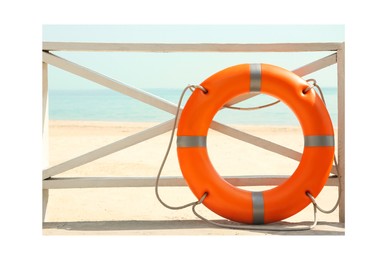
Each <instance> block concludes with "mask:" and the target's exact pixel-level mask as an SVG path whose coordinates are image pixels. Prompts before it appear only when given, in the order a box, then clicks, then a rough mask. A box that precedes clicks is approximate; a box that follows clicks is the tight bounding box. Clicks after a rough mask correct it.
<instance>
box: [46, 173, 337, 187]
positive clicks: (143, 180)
mask: <svg viewBox="0 0 375 260" xmlns="http://www.w3.org/2000/svg"><path fill="white" fill-rule="evenodd" d="M289 177H290V176H287V175H262V176H230V177H228V176H227V177H223V178H224V179H225V180H226V181H227V182H229V183H230V184H232V185H234V186H269V185H271V186H272V185H279V184H281V183H282V182H284V181H285V180H287V179H288V178H289ZM155 183H156V178H155V177H72V178H67V177H64V178H63V177H61V178H60V177H58V178H54V177H52V178H49V179H47V180H44V181H43V189H73V188H121V187H155ZM326 185H327V186H337V185H338V178H336V177H331V178H328V180H327V183H326ZM159 186H165V187H181V186H187V184H186V182H185V179H184V178H183V177H175V176H173V177H161V178H160V180H159Z"/></svg>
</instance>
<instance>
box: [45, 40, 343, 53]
mask: <svg viewBox="0 0 375 260" xmlns="http://www.w3.org/2000/svg"><path fill="white" fill-rule="evenodd" d="M341 45H342V43H338V42H321V43H93V42H43V50H44V51H104V52H109V51H118V52H311V51H337V50H338V49H340V48H341Z"/></svg>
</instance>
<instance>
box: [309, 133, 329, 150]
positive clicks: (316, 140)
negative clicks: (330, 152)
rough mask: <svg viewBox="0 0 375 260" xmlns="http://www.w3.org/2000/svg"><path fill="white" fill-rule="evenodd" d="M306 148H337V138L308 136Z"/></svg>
mask: <svg viewBox="0 0 375 260" xmlns="http://www.w3.org/2000/svg"><path fill="white" fill-rule="evenodd" d="M305 146H308V147H313V146H335V137H334V136H333V135H307V136H305Z"/></svg>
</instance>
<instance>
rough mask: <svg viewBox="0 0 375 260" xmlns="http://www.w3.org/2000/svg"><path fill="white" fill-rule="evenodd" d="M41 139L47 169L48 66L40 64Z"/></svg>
mask: <svg viewBox="0 0 375 260" xmlns="http://www.w3.org/2000/svg"><path fill="white" fill-rule="evenodd" d="M42 75H43V76H42V77H43V79H42V81H43V82H42V100H43V104H42V106H43V107H42V139H43V167H44V168H48V166H49V158H48V120H49V118H48V64H47V63H45V62H42ZM42 196H43V212H42V217H43V221H44V217H45V214H46V210H47V203H48V189H43V195H42Z"/></svg>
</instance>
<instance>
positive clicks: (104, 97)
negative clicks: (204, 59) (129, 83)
mask: <svg viewBox="0 0 375 260" xmlns="http://www.w3.org/2000/svg"><path fill="white" fill-rule="evenodd" d="M143 91H146V92H148V93H151V94H153V95H156V96H159V97H160V98H162V99H165V100H168V101H170V102H173V103H175V104H177V103H178V100H179V98H180V96H181V92H182V89H176V88H152V89H143ZM322 91H323V95H324V99H325V101H326V106H327V110H328V112H329V114H330V116H331V120H332V123H333V125H334V126H335V127H336V126H337V88H335V87H331V88H329V87H328V88H323V89H322ZM189 95H190V92H189V91H188V92H187V94H186V96H185V97H184V99H183V103H182V105H183V104H185V103H186V101H187V100H188V97H189ZM275 101H277V99H275V98H274V97H271V96H268V95H263V94H261V95H258V96H256V97H253V98H251V99H248V100H246V101H243V102H241V103H238V104H236V106H240V107H257V106H262V105H265V104H269V103H272V102H275ZM49 118H50V119H51V120H73V121H74V120H79V121H111V122H113V121H116V122H163V121H166V120H169V119H172V118H174V115H172V114H170V113H168V112H165V111H162V110H160V109H158V108H155V107H153V106H150V105H148V104H145V103H143V102H141V101H138V100H135V99H133V98H130V97H128V96H125V95H123V94H121V93H118V92H115V91H113V90H111V89H106V88H103V89H50V90H49ZM214 120H216V121H218V122H220V123H224V124H239V125H282V126H287V125H289V126H298V125H299V122H298V120H297V118H296V116H295V115H294V113H293V112H292V111H291V110H290V109H289V107H287V106H286V105H285V104H284V103H282V102H280V103H278V104H276V105H273V106H270V107H266V108H262V109H256V110H250V111H245V110H232V109H222V110H220V111H219V112H218V113H217V114H216V116H215V118H214Z"/></svg>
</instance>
